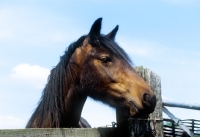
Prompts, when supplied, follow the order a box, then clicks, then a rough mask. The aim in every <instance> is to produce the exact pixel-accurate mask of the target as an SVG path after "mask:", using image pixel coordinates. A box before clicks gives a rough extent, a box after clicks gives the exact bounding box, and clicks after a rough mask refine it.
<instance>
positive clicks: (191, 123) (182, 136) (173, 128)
mask: <svg viewBox="0 0 200 137" xmlns="http://www.w3.org/2000/svg"><path fill="white" fill-rule="evenodd" d="M180 121H181V122H182V123H184V125H186V126H187V127H188V128H189V129H190V130H191V131H192V132H193V133H194V135H195V137H200V121H199V120H194V119H187V120H180ZM163 133H164V137H190V136H189V135H188V134H187V133H186V132H184V131H183V129H182V128H180V127H179V126H178V125H177V124H176V123H175V122H174V121H173V120H171V119H163Z"/></svg>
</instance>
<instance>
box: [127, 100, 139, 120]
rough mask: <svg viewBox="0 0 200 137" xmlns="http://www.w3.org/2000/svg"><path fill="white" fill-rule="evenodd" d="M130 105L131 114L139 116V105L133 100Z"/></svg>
mask: <svg viewBox="0 0 200 137" xmlns="http://www.w3.org/2000/svg"><path fill="white" fill-rule="evenodd" d="M128 106H129V109H130V115H131V116H132V117H134V116H137V114H138V112H139V109H138V108H137V106H136V105H135V104H134V103H133V102H132V101H129V102H128Z"/></svg>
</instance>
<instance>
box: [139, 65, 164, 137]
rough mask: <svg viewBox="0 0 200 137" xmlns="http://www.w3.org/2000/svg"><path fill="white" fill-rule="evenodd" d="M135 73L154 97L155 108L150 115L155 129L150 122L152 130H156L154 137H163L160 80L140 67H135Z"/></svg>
mask: <svg viewBox="0 0 200 137" xmlns="http://www.w3.org/2000/svg"><path fill="white" fill-rule="evenodd" d="M135 69H136V71H137V72H138V73H139V74H140V76H142V77H143V78H144V80H145V81H146V82H147V83H148V84H149V85H150V87H151V89H152V90H153V92H154V93H155V95H156V99H157V102H156V108H155V111H154V112H153V113H152V114H151V115H150V118H151V119H155V122H154V123H155V124H154V125H155V127H154V125H153V124H152V122H151V127H152V129H154V128H155V129H156V137H163V123H162V119H163V116H162V97H161V78H160V76H158V75H157V74H155V73H154V72H152V71H151V70H150V69H147V68H143V67H142V66H139V67H136V68H135Z"/></svg>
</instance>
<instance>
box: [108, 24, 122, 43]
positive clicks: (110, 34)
mask: <svg viewBox="0 0 200 137" xmlns="http://www.w3.org/2000/svg"><path fill="white" fill-rule="evenodd" d="M118 29H119V25H117V26H116V27H115V28H114V29H113V30H112V31H111V32H110V33H108V34H107V35H106V37H108V38H109V39H112V40H115V36H116V34H117V31H118Z"/></svg>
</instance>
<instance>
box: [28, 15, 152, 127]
mask: <svg viewBox="0 0 200 137" xmlns="http://www.w3.org/2000/svg"><path fill="white" fill-rule="evenodd" d="M101 21H102V18H99V19H97V20H96V21H95V22H94V24H93V25H92V27H91V30H90V32H89V34H88V35H84V36H82V37H80V38H79V39H78V40H77V41H76V42H74V43H72V44H71V45H69V47H68V49H67V50H66V51H65V54H64V55H63V56H61V58H60V62H59V63H58V64H57V66H56V67H55V68H53V69H52V70H51V73H50V75H49V78H48V82H47V84H46V87H45V88H44V90H43V93H42V97H41V99H40V101H39V103H38V106H37V108H36V109H35V112H34V113H33V115H32V116H31V118H30V120H29V122H28V124H27V126H26V128H57V127H65V128H68V127H80V125H79V124H78V123H79V120H80V118H81V111H82V109H83V106H84V103H85V101H86V98H87V96H90V97H91V98H93V99H94V100H99V101H101V102H103V103H105V104H108V105H109V106H111V107H114V108H118V110H127V111H128V112H129V114H131V115H132V116H142V115H147V114H149V113H151V112H153V111H154V108H155V104H156V97H155V95H154V93H153V92H152V90H151V89H150V87H149V86H148V84H147V83H146V82H145V81H144V80H143V79H142V78H141V77H140V76H139V75H138V74H137V72H136V71H135V70H134V68H133V67H132V66H131V60H130V58H129V57H128V55H127V54H126V53H125V51H124V50H123V49H122V48H121V47H120V46H119V45H118V44H117V43H116V42H115V41H114V39H115V35H116V33H117V30H118V26H116V27H115V28H114V29H113V30H112V31H111V32H110V33H108V34H107V35H103V34H101V33H100V30H101Z"/></svg>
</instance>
